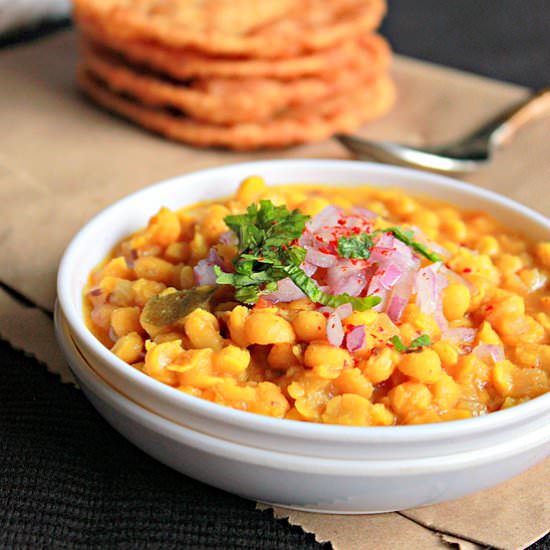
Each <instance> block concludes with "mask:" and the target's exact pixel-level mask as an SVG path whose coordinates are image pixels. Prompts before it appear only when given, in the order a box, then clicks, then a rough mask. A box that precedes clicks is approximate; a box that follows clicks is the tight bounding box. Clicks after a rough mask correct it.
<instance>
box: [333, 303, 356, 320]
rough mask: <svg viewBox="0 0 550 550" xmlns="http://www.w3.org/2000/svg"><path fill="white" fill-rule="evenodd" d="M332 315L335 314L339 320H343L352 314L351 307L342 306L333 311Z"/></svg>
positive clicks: (349, 305) (348, 304) (347, 305)
mask: <svg viewBox="0 0 550 550" xmlns="http://www.w3.org/2000/svg"><path fill="white" fill-rule="evenodd" d="M334 313H336V315H338V317H340V319H345V318H346V317H349V316H350V315H351V314H352V313H353V307H352V305H351V304H350V303H347V304H342V305H341V306H338V307H337V308H336V309H335V310H334Z"/></svg>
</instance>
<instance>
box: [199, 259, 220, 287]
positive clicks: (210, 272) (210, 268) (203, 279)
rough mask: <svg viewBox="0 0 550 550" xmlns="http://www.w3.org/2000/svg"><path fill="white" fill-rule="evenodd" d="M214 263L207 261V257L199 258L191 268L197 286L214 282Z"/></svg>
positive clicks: (213, 283)
mask: <svg viewBox="0 0 550 550" xmlns="http://www.w3.org/2000/svg"><path fill="white" fill-rule="evenodd" d="M214 265H215V264H213V263H211V262H209V261H208V260H207V259H203V260H199V262H198V263H197V265H196V266H195V267H194V268H193V271H194V273H195V283H196V284H197V285H198V286H203V285H215V284H216V273H215V272H214Z"/></svg>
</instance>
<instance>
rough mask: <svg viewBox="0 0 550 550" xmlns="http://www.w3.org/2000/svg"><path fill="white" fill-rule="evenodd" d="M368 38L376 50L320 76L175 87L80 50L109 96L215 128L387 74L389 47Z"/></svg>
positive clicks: (198, 81) (271, 113)
mask: <svg viewBox="0 0 550 550" xmlns="http://www.w3.org/2000/svg"><path fill="white" fill-rule="evenodd" d="M373 38H374V37H366V39H365V42H368V43H369V44H371V45H372V43H373V42H375V43H376V44H377V47H375V48H372V47H371V48H365V49H364V53H363V54H362V55H360V56H358V57H357V59H356V60H355V63H354V64H350V65H349V66H344V67H342V68H335V71H334V72H333V73H332V74H328V73H327V74H326V75H324V77H304V78H297V79H293V80H289V81H281V80H277V79H273V78H257V77H245V78H219V77H215V78H208V79H194V80H192V81H190V82H186V83H182V82H173V81H171V80H168V79H165V78H163V77H162V76H161V75H158V74H152V73H150V72H147V71H145V72H144V71H142V70H139V68H136V67H132V66H128V65H127V64H126V63H123V62H122V61H121V59H120V58H117V57H116V56H113V55H111V54H109V53H108V52H105V51H104V50H101V49H98V48H94V47H93V46H90V45H84V47H83V51H82V57H83V64H84V66H85V67H86V70H87V71H88V72H89V73H91V74H93V75H95V76H96V77H98V78H99V79H100V80H101V81H103V82H104V83H105V84H106V85H107V86H108V87H109V88H110V89H111V90H112V91H114V92H117V93H119V94H127V95H130V96H132V97H133V98H135V99H137V100H138V101H139V102H141V103H143V104H144V105H147V106H150V107H173V108H176V109H180V110H181V111H184V112H186V113H187V114H188V115H190V116H192V117H194V118H197V119H200V120H203V121H207V122H212V123H215V124H228V123H238V122H258V121H262V120H266V119H268V118H271V117H273V116H275V115H276V114H277V113H278V112H280V111H282V110H283V109H286V108H288V107H292V106H297V105H301V104H304V103H308V102H316V101H319V100H321V99H325V98H327V97H333V96H335V95H338V94H342V93H346V92H348V91H350V90H353V89H356V88H357V87H360V86H362V85H363V83H365V82H366V81H368V80H371V79H373V78H374V77H376V76H379V75H380V74H382V73H383V72H385V71H386V69H387V67H388V62H389V58H390V53H389V48H388V46H387V45H386V43H385V41H384V40H383V39H381V38H380V37H376V38H377V39H376V40H373Z"/></svg>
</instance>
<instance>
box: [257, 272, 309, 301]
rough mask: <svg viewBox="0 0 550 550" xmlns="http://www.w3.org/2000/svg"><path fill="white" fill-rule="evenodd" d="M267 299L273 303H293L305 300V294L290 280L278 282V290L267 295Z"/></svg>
mask: <svg viewBox="0 0 550 550" xmlns="http://www.w3.org/2000/svg"><path fill="white" fill-rule="evenodd" d="M266 298H267V299H268V300H271V301H272V302H293V301H294V300H299V299H300V298H305V294H304V293H303V292H302V291H301V290H300V289H299V288H298V287H297V286H296V285H295V284H294V283H293V282H292V281H291V280H290V279H289V278H288V277H286V278H285V279H281V280H280V281H277V290H276V291H275V292H272V293H271V294H267V295H266Z"/></svg>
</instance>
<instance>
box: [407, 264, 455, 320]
mask: <svg viewBox="0 0 550 550" xmlns="http://www.w3.org/2000/svg"><path fill="white" fill-rule="evenodd" d="M441 265H442V264H441V262H436V263H434V264H430V265H429V266H427V267H424V268H422V269H420V270H419V271H418V273H417V274H416V277H415V281H414V286H415V290H416V303H417V305H418V307H419V308H420V311H421V312H422V313H425V314H426V315H433V314H434V313H435V312H436V311H437V310H440V309H441V302H442V300H441V293H442V291H443V289H444V288H445V287H446V286H447V284H448V281H447V278H446V277H445V276H444V275H442V274H439V273H437V272H438V270H439V268H440V266H441Z"/></svg>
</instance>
